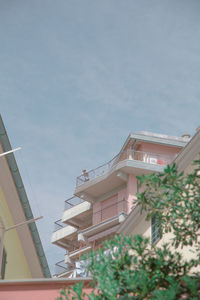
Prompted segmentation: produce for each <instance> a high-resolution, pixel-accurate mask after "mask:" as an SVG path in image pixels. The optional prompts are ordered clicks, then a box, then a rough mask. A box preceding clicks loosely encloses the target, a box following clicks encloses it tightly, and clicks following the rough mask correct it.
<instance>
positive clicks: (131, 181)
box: [127, 174, 137, 213]
mask: <svg viewBox="0 0 200 300" xmlns="http://www.w3.org/2000/svg"><path fill="white" fill-rule="evenodd" d="M136 193H137V178H136V176H135V175H134V174H130V175H129V177H128V183H127V213H129V212H130V211H131V208H132V206H133V205H134V204H133V202H134V201H135V200H136Z"/></svg>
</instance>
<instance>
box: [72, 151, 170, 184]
mask: <svg viewBox="0 0 200 300" xmlns="http://www.w3.org/2000/svg"><path fill="white" fill-rule="evenodd" d="M174 157H175V155H164V154H156V153H150V152H144V151H134V150H132V149H128V150H126V151H123V152H121V153H119V154H117V155H116V156H115V157H114V158H113V159H111V160H110V161H109V162H107V163H105V164H103V165H101V166H100V167H97V168H96V169H93V170H90V171H88V172H87V171H86V170H84V171H83V174H81V175H80V176H78V177H77V179H76V186H77V187H78V186H80V185H82V184H84V183H86V182H87V181H90V180H92V179H94V178H97V177H99V176H102V175H104V174H105V173H107V172H108V171H110V170H111V169H112V168H113V167H114V166H115V165H116V164H117V163H119V162H120V161H123V160H127V159H128V160H135V161H142V162H145V163H149V164H157V165H165V166H166V165H168V164H169V163H171V162H172V160H173V159H174Z"/></svg>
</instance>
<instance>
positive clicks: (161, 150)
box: [135, 143, 181, 155]
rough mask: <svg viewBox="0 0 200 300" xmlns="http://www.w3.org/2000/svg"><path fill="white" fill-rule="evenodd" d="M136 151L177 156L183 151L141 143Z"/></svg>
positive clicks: (176, 148)
mask: <svg viewBox="0 0 200 300" xmlns="http://www.w3.org/2000/svg"><path fill="white" fill-rule="evenodd" d="M135 150H136V151H137V150H138V151H144V152H150V153H155V154H165V155H175V154H177V153H178V152H179V151H180V150H181V149H180V148H178V147H169V146H164V145H159V144H151V143H141V144H140V145H138V147H137V146H136V148H135Z"/></svg>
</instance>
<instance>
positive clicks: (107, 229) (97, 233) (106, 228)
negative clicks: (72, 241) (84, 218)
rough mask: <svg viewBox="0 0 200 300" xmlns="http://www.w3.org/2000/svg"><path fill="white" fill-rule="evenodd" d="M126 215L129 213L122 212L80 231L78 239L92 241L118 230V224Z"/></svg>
mask: <svg viewBox="0 0 200 300" xmlns="http://www.w3.org/2000/svg"><path fill="white" fill-rule="evenodd" d="M126 216H127V215H126V214H125V213H120V214H119V215H117V216H115V217H113V218H110V219H108V220H105V221H103V222H101V223H99V224H96V225H93V226H91V227H89V228H87V229H85V230H82V231H79V233H78V240H79V241H83V242H92V241H94V240H97V239H100V238H102V237H104V236H107V235H109V234H111V233H113V232H116V231H117V229H118V225H119V224H120V223H122V222H123V221H124V220H125V218H126Z"/></svg>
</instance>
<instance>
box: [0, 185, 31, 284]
mask: <svg viewBox="0 0 200 300" xmlns="http://www.w3.org/2000/svg"><path fill="white" fill-rule="evenodd" d="M0 215H1V217H2V219H3V222H4V225H5V227H6V228H7V227H10V226H12V225H14V222H13V219H12V216H11V213H10V211H9V208H8V205H7V203H6V200H5V196H4V193H3V190H2V188H0ZM4 247H5V250H6V252H7V263H6V270H5V278H6V279H15V278H31V277H32V276H31V273H30V269H29V266H28V264H27V261H26V258H25V255H24V252H23V248H22V245H21V242H20V239H19V237H18V234H17V231H16V229H13V230H10V231H8V232H6V233H5V239H4Z"/></svg>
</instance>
